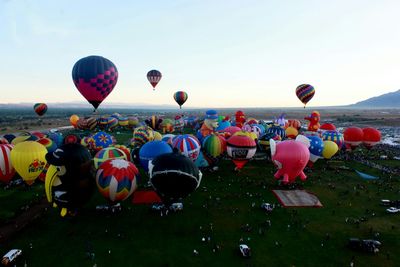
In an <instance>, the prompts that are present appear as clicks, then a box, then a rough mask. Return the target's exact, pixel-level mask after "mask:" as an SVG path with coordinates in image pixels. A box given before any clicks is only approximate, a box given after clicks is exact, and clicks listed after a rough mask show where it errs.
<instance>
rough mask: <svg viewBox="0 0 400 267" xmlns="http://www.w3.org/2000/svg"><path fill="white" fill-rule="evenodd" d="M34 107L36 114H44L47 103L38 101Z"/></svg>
mask: <svg viewBox="0 0 400 267" xmlns="http://www.w3.org/2000/svg"><path fill="white" fill-rule="evenodd" d="M33 109H34V110H35V112H36V114H38V115H39V116H43V115H44V114H45V113H46V111H47V105H46V104H45V103H36V104H35V105H33Z"/></svg>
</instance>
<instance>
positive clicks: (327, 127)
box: [319, 123, 336, 131]
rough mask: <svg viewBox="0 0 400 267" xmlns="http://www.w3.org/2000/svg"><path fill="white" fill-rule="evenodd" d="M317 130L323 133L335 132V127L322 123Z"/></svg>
mask: <svg viewBox="0 0 400 267" xmlns="http://www.w3.org/2000/svg"><path fill="white" fill-rule="evenodd" d="M319 128H320V129H321V130H324V131H336V126H335V125H334V124H332V123H324V124H322V125H321V127H319Z"/></svg>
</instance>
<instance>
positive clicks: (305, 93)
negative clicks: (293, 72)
mask: <svg viewBox="0 0 400 267" xmlns="http://www.w3.org/2000/svg"><path fill="white" fill-rule="evenodd" d="M314 94H315V89H314V87H313V86H312V85H309V84H301V85H299V86H297V88H296V95H297V98H298V99H299V100H300V101H301V102H302V103H303V104H304V107H305V106H306V104H307V103H308V101H310V100H311V98H313V96H314Z"/></svg>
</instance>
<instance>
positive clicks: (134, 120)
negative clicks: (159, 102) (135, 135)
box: [128, 117, 139, 128]
mask: <svg viewBox="0 0 400 267" xmlns="http://www.w3.org/2000/svg"><path fill="white" fill-rule="evenodd" d="M128 123H129V127H131V128H135V127H137V126H138V125H139V119H138V118H137V117H129V118H128Z"/></svg>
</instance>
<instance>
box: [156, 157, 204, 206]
mask: <svg viewBox="0 0 400 267" xmlns="http://www.w3.org/2000/svg"><path fill="white" fill-rule="evenodd" d="M149 175H150V183H151V185H152V186H153V188H154V190H155V191H156V192H157V194H158V195H159V196H160V198H161V199H162V201H163V202H164V203H165V204H166V205H169V204H171V203H174V202H177V201H180V200H181V199H182V198H184V197H187V196H188V195H189V194H190V193H192V192H193V191H194V190H196V188H198V187H199V185H200V182H201V177H202V174H201V172H200V170H199V169H198V168H197V166H196V165H195V164H194V162H193V161H191V160H190V159H189V158H187V157H186V156H184V155H181V154H178V153H168V154H162V155H160V156H158V157H156V158H155V159H154V160H152V161H151V162H150V163H149Z"/></svg>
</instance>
